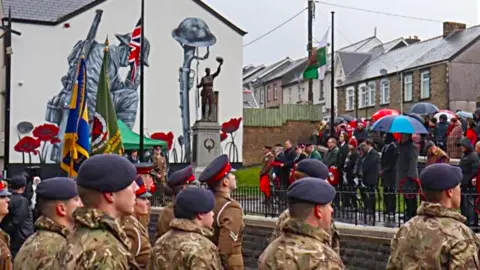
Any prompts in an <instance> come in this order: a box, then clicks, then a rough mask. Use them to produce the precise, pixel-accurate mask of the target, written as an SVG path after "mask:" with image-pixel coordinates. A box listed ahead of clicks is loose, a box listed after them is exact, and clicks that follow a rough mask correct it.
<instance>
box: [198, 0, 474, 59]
mask: <svg viewBox="0 0 480 270" xmlns="http://www.w3.org/2000/svg"><path fill="white" fill-rule="evenodd" d="M203 1H205V2H206V3H208V4H209V5H210V6H211V7H212V8H214V9H215V10H217V11H218V12H219V13H221V14H222V15H223V16H225V17H226V18H227V19H229V20H231V21H232V22H233V23H234V24H236V25H237V26H239V27H240V28H242V29H244V30H245V31H247V32H248V34H247V35H246V36H245V37H244V44H246V43H248V42H250V41H252V40H254V39H255V38H257V37H259V36H261V35H262V34H264V33H266V32H267V31H269V30H271V29H273V28H274V27H276V26H277V25H279V24H281V23H282V22H284V21H286V20H287V19H289V18H290V17H292V16H293V15H295V14H296V13H298V12H299V11H301V10H302V9H303V8H305V7H306V5H307V0H203ZM322 1H324V2H329V3H335V4H340V5H344V6H351V7H356V8H362V9H369V10H374V11H381V12H386V13H395V14H400V15H405V16H412V17H420V18H425V19H432V20H437V21H442V22H443V21H456V22H462V23H466V24H467V27H469V26H472V25H477V24H479V19H478V18H479V17H480V16H479V15H480V12H479V7H480V5H479V4H478V3H477V2H480V0H478V1H477V0H457V1H452V0H401V1H400V0H388V1H385V0H361V1H360V0H336V1H333V0H322ZM460 3H461V4H460ZM330 11H335V48H340V47H342V46H347V45H349V44H351V43H354V42H356V41H359V40H362V39H365V38H367V37H370V36H373V34H374V28H375V27H377V37H378V38H379V39H380V40H382V41H383V42H387V41H390V40H392V39H395V38H398V37H401V36H403V37H408V36H414V35H417V36H418V37H419V38H420V39H421V40H424V39H428V38H431V37H434V36H438V35H441V34H442V23H441V22H430V21H421V20H414V19H405V18H398V17H393V16H387V15H380V14H373V13H367V12H363V11H355V10H349V9H345V8H339V7H332V6H328V5H324V4H319V3H317V4H316V19H315V22H314V38H315V39H316V40H321V39H322V37H323V35H324V34H325V31H326V30H327V28H328V27H329V26H330ZM306 25H307V12H304V13H303V14H302V15H300V16H298V17H297V18H296V19H294V20H292V21H291V22H290V23H288V24H286V25H284V26H283V27H282V28H280V29H279V30H277V31H275V32H274V33H272V34H270V35H268V36H266V37H264V38H263V39H261V40H259V41H257V42H255V43H253V44H251V45H249V46H247V47H244V65H247V64H269V63H273V62H275V61H278V60H280V59H282V58H285V57H287V56H289V57H291V58H292V59H297V58H300V57H304V56H306V42H307V27H306Z"/></svg>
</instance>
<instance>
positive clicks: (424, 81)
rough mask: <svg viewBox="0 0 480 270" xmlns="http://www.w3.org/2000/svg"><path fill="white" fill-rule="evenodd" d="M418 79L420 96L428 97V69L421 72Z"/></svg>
mask: <svg viewBox="0 0 480 270" xmlns="http://www.w3.org/2000/svg"><path fill="white" fill-rule="evenodd" d="M420 79H421V84H420V98H422V99H423V98H430V71H424V72H422V73H421V74H420Z"/></svg>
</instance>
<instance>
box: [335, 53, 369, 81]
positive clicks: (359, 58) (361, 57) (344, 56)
mask: <svg viewBox="0 0 480 270" xmlns="http://www.w3.org/2000/svg"><path fill="white" fill-rule="evenodd" d="M370 56H371V54H370V53H357V52H343V51H339V52H338V57H339V58H340V61H341V62H342V67H343V72H344V73H345V75H347V76H348V75H349V74H350V73H352V72H353V71H354V70H355V69H356V68H357V67H359V66H360V65H361V64H362V63H364V62H365V61H366V60H367V59H368V58H370Z"/></svg>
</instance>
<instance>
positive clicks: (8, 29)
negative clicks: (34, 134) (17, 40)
mask: <svg viewBox="0 0 480 270" xmlns="http://www.w3.org/2000/svg"><path fill="white" fill-rule="evenodd" d="M5 22H7V24H6V25H5ZM0 29H1V30H2V31H3V34H2V36H1V37H3V46H4V48H5V50H4V57H5V112H4V113H5V126H4V133H5V136H4V166H3V168H4V169H3V170H4V172H3V177H7V176H9V175H8V165H9V163H10V93H11V83H12V82H11V80H12V53H13V51H12V33H13V34H15V35H17V36H20V35H21V33H20V32H18V31H15V30H13V29H12V12H11V9H9V10H8V18H3V19H2V26H0ZM1 37H0V38H1Z"/></svg>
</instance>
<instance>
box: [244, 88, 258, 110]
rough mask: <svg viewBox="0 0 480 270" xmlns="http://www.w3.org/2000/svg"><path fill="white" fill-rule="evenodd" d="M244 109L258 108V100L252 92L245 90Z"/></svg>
mask: <svg viewBox="0 0 480 270" xmlns="http://www.w3.org/2000/svg"><path fill="white" fill-rule="evenodd" d="M243 107H244V108H258V107H259V106H258V103H257V100H256V99H255V96H254V95H253V92H252V91H250V90H247V89H246V90H243Z"/></svg>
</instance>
